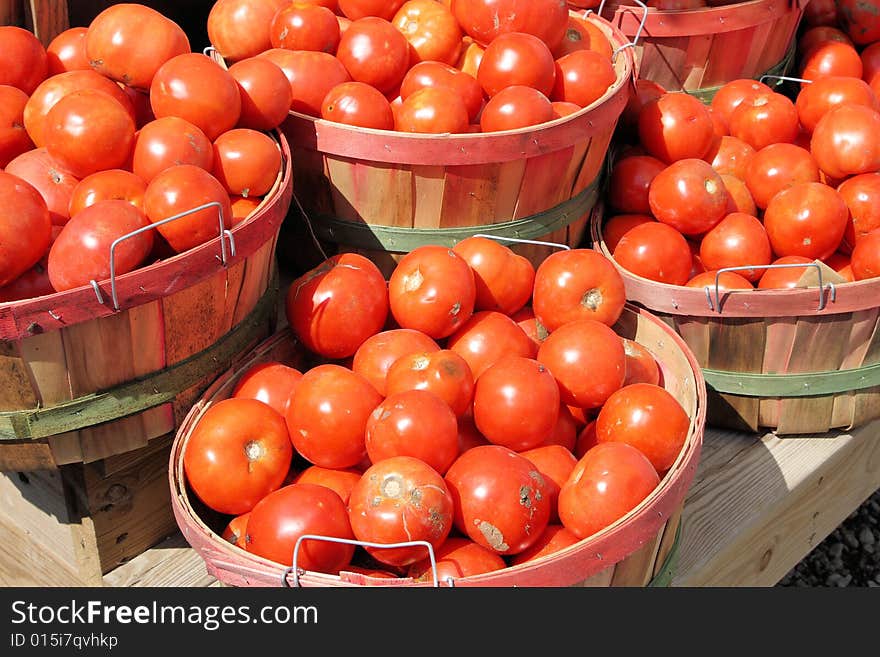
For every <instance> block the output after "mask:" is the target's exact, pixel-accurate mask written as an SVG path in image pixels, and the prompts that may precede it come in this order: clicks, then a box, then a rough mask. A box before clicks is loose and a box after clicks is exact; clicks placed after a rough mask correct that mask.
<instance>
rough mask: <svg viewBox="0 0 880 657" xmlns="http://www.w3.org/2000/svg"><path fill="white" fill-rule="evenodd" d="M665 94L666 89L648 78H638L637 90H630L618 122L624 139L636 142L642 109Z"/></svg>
mask: <svg viewBox="0 0 880 657" xmlns="http://www.w3.org/2000/svg"><path fill="white" fill-rule="evenodd" d="M665 93H666V89H664V88H663V87H662V86H661V85H659V84H657V83H656V82H653V81H651V80H648V79H647V78H638V79H637V80H636V83H635V89H632V88H630V94H629V99H628V100H627V103H626V107H624V108H623V112H622V113H621V115H620V119H619V120H618V126H619V130H620V134H621V137H622V138H624V139H628V140H632V141H635V140H636V138H637V137H638V130H639V116H640V115H641V113H642V109H643V108H644V106H645V105H647V104H648V103H649V102H651V101H652V100H655V99H657V98H659V97H660V96H662V95H663V94H665Z"/></svg>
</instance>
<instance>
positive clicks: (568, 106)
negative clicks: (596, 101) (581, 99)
mask: <svg viewBox="0 0 880 657" xmlns="http://www.w3.org/2000/svg"><path fill="white" fill-rule="evenodd" d="M550 105H551V107H553V118H554V119H561V118H563V117H566V116H569V115H570V114H574V113H575V112H580V111H581V110H582V109H583V107H581V106H580V105H575V104H574V103H569V102H566V101H564V100H554V101H551V102H550Z"/></svg>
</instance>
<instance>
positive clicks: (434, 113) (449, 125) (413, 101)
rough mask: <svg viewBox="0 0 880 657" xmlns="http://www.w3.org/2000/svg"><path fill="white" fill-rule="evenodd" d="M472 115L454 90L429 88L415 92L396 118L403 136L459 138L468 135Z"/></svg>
mask: <svg viewBox="0 0 880 657" xmlns="http://www.w3.org/2000/svg"><path fill="white" fill-rule="evenodd" d="M468 126H469V123H468V111H467V107H465V104H464V101H463V100H462V99H461V96H460V95H459V94H458V91H457V90H455V89H453V88H452V87H445V86H440V87H425V88H423V89H418V90H417V91H414V92H412V93H411V94H410V95H408V96H407V97H406V99H404V101H403V103H402V104H401V106H400V108H399V109H398V110H397V112H396V113H395V114H394V129H395V130H398V131H400V132H421V133H431V134H444V133H448V134H456V133H462V132H468Z"/></svg>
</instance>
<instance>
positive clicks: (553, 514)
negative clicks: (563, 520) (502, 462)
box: [520, 445, 578, 524]
mask: <svg viewBox="0 0 880 657" xmlns="http://www.w3.org/2000/svg"><path fill="white" fill-rule="evenodd" d="M520 454H522V455H523V456H524V457H526V458H527V459H528V460H529V461H531V462H532V464H533V465H534V466H535V467H536V468H538V472H540V473H541V475H542V476H543V477H544V481H545V482H546V484H547V495H548V497H549V498H550V520H549V523H550V524H556V523H558V522H559V512H558V508H557V502H558V500H559V490H560V489H561V488H562V485H563V484H564V483H565V482H566V480H567V479H568V477H569V475H570V474H571V471H572V470H574V466H575V465H577V461H578V460H577V459H576V458H575V456H574V454H572V453H571V451H569V450H568V449H566V448H565V447H562V446H561V445H542V446H540V447H534V448H532V449H528V450H526V451H524V452H520Z"/></svg>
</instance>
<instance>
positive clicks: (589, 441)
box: [572, 420, 599, 459]
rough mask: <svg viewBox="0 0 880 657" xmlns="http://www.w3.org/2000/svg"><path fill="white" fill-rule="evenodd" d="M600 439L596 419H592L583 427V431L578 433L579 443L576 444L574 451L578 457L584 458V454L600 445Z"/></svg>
mask: <svg viewBox="0 0 880 657" xmlns="http://www.w3.org/2000/svg"><path fill="white" fill-rule="evenodd" d="M598 444H599V443H598V441H597V440H596V421H595V420H590V421H589V422H587V424H585V425H584V427H583V428H582V429H581V432H580V433H579V434H578V437H577V443H576V444H575V447H574V451H573V452H572V453H573V454H574V455H575V457H576V458H577V459H581V458H583V456H584V454H586V453H587V452H588V451H589V450H590V449H591V448H593V447H595V446H596V445H598Z"/></svg>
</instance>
